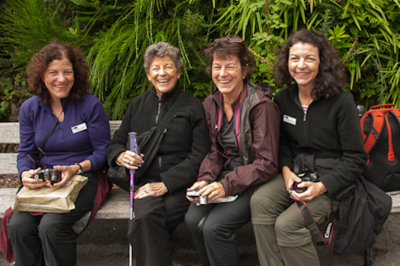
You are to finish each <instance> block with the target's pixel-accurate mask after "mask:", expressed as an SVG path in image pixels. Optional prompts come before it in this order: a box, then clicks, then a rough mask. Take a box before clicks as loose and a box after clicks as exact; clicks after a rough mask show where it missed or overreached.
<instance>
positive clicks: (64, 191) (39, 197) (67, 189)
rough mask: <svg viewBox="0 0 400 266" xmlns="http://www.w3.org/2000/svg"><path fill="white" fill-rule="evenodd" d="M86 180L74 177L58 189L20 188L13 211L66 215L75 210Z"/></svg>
mask: <svg viewBox="0 0 400 266" xmlns="http://www.w3.org/2000/svg"><path fill="white" fill-rule="evenodd" d="M87 181H88V178H87V177H85V176H81V175H75V176H74V177H72V179H71V180H70V181H69V182H68V183H67V184H65V185H64V186H63V187H60V188H53V187H41V188H35V189H30V188H27V187H22V189H21V190H20V191H19V192H18V194H17V195H16V196H15V203H14V210H16V211H25V212H53V213H68V212H70V211H71V210H73V209H75V204H74V202H75V200H76V198H77V197H78V194H79V191H80V190H81V189H82V187H83V186H84V185H85V184H86V183H87Z"/></svg>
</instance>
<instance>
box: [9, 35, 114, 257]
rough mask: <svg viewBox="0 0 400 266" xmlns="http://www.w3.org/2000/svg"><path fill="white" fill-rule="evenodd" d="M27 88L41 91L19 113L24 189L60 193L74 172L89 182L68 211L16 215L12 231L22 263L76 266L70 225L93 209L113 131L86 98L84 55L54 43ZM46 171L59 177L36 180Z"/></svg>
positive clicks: (31, 70) (35, 62)
mask: <svg viewBox="0 0 400 266" xmlns="http://www.w3.org/2000/svg"><path fill="white" fill-rule="evenodd" d="M27 74H28V78H27V81H28V85H29V87H30V88H31V90H32V92H33V93H34V94H35V95H34V96H32V97H31V98H29V99H28V100H26V101H25V102H24V103H23V104H22V106H21V110H20V115H19V123H20V138H21V142H20V146H19V150H18V158H17V166H18V172H19V177H20V182H21V185H22V186H26V187H28V188H30V189H37V188H41V187H45V186H48V187H55V188H60V187H62V186H63V185H65V184H66V183H67V182H68V181H69V180H70V179H71V178H72V177H73V176H74V175H76V174H78V175H83V176H86V177H87V178H88V182H87V184H86V185H85V186H84V187H83V188H82V189H81V190H80V192H79V195H78V198H77V199H76V201H75V207H76V208H75V209H74V210H72V211H71V212H69V213H35V214H32V213H29V212H20V211H14V213H13V215H12V217H11V220H10V223H9V224H8V228H9V237H10V240H11V243H12V246H13V251H14V255H15V261H16V265H45V261H47V263H48V265H75V264H76V242H75V238H76V235H75V234H74V232H73V231H72V230H71V226H72V225H73V224H74V223H75V222H76V221H77V220H79V219H80V218H81V217H82V216H83V215H84V214H86V213H87V212H88V211H91V210H92V207H93V203H94V200H95V197H96V192H97V175H96V170H98V169H100V168H102V166H103V165H104V164H105V162H106V154H107V144H108V142H109V140H110V128H109V122H108V118H107V115H106V113H105V111H104V109H103V106H102V104H101V102H100V101H99V100H98V99H97V98H96V97H95V96H93V95H91V94H89V93H88V90H89V82H88V74H89V68H88V66H87V64H86V62H85V57H84V55H83V54H82V53H81V52H80V51H79V50H78V49H76V48H74V47H72V46H71V45H68V44H62V43H58V42H56V41H52V42H51V43H50V44H48V45H46V46H44V47H43V48H42V49H41V50H40V51H39V52H38V53H36V54H35V55H33V57H32V58H31V61H30V62H29V64H28V73H27ZM44 168H52V169H54V170H58V171H60V172H61V180H60V181H59V182H57V183H55V184H51V183H50V181H48V180H47V181H43V180H41V179H35V178H34V175H35V174H36V173H37V172H38V171H39V170H40V169H44Z"/></svg>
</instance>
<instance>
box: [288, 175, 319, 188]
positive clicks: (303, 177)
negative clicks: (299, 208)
mask: <svg viewBox="0 0 400 266" xmlns="http://www.w3.org/2000/svg"><path fill="white" fill-rule="evenodd" d="M297 176H298V177H300V178H301V182H318V176H317V174H316V173H315V172H311V171H305V172H301V173H298V174H297ZM301 182H300V183H301ZM300 183H296V182H295V183H293V186H292V190H294V191H296V192H297V193H303V192H304V191H306V190H307V188H306V187H301V188H300V187H298V185H299V184H300Z"/></svg>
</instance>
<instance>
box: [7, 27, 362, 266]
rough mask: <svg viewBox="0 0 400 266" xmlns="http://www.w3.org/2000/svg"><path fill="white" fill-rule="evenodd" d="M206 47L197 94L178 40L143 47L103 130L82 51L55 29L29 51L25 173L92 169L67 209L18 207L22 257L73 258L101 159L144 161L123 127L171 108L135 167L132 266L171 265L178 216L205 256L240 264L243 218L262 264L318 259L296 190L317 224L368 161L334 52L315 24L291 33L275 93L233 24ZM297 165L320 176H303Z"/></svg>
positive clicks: (37, 183)
mask: <svg viewBox="0 0 400 266" xmlns="http://www.w3.org/2000/svg"><path fill="white" fill-rule="evenodd" d="M205 55H206V57H207V59H208V61H207V62H208V65H207V67H206V73H207V75H208V76H209V77H210V78H211V79H212V81H213V86H212V88H211V94H210V95H209V96H208V97H207V98H205V99H204V101H203V103H201V102H200V101H199V100H198V99H196V98H195V97H193V96H191V95H190V94H188V93H187V92H184V91H183V89H182V87H181V86H180V85H179V78H180V73H181V70H182V67H183V62H182V58H181V56H180V53H179V50H178V49H177V48H176V47H174V46H172V45H171V44H169V43H166V42H158V43H154V44H152V45H150V46H149V47H147V49H146V52H145V54H144V70H145V72H146V75H147V78H148V80H149V82H150V83H151V85H152V86H151V89H150V90H148V91H147V92H145V93H144V94H143V95H140V96H137V97H135V98H134V99H133V100H132V102H131V103H130V105H129V107H128V109H127V111H126V113H125V115H124V117H123V120H122V123H121V126H120V128H119V129H118V130H117V131H116V132H115V134H114V135H113V137H112V139H111V140H110V130H109V123H108V119H107V115H106V112H105V110H104V109H103V107H102V104H101V102H100V101H99V100H98V99H97V98H96V97H95V96H93V95H91V94H89V93H88V91H89V88H90V86H89V82H88V74H89V68H88V66H87V64H86V62H85V57H84V55H83V54H82V53H81V52H80V51H79V50H78V49H76V48H74V47H72V46H71V45H69V44H63V43H59V42H57V41H52V42H51V43H50V44H48V45H46V46H44V47H43V48H42V49H41V50H40V51H39V52H38V53H37V54H35V55H34V56H33V57H32V59H31V61H30V62H29V64H28V68H27V74H28V78H27V81H28V85H29V87H30V88H31V90H32V92H33V94H34V96H32V97H31V98H30V99H28V100H27V101H25V102H24V103H23V105H22V107H21V111H20V133H21V143H20V147H19V154H18V171H19V175H20V180H21V185H23V186H26V187H29V188H32V189H36V188H40V187H44V186H54V187H61V186H63V185H64V184H66V183H67V182H68V181H69V180H70V179H71V178H72V177H73V176H74V175H76V174H80V175H84V176H87V177H88V179H89V181H88V183H87V184H86V185H85V186H84V187H83V189H82V190H81V191H80V193H79V196H78V198H77V199H76V202H75V205H76V209H74V210H72V211H71V212H69V213H29V212H18V211H15V212H14V213H13V215H12V217H11V220H10V222H9V224H8V229H9V237H10V240H11V243H12V247H13V251H14V254H15V260H16V265H18V266H20V265H45V262H46V263H47V264H48V265H68V266H70V265H76V241H75V239H76V235H75V234H74V232H73V231H72V230H71V226H72V225H73V224H74V222H75V221H77V220H79V219H80V218H81V217H82V216H83V215H84V214H85V213H87V211H90V210H91V208H92V206H93V203H94V201H95V200H96V199H95V198H96V191H97V189H98V187H97V175H96V171H97V170H99V169H100V168H102V167H103V166H104V165H106V164H107V165H108V167H117V168H118V167H119V168H123V171H125V173H127V172H128V170H135V171H138V170H139V169H140V167H141V165H143V164H144V163H146V154H141V153H140V152H137V153H135V152H133V151H131V150H130V148H129V136H128V133H129V132H132V131H134V132H137V135H138V136H140V135H141V134H143V133H145V132H148V131H149V130H151V129H152V128H153V127H156V126H157V125H159V123H161V121H163V119H164V118H166V117H167V114H168V111H169V110H170V109H172V108H174V109H173V112H174V113H173V117H172V120H171V122H170V123H168V125H167V127H166V131H165V133H164V135H163V138H162V142H161V145H160V146H159V149H158V150H157V152H156V155H155V156H154V158H153V159H152V160H151V162H150V165H149V166H148V167H147V168H146V171H145V173H143V174H142V175H141V177H140V178H137V179H135V184H134V188H135V191H134V201H133V209H134V213H135V219H134V220H133V221H132V222H131V223H130V224H129V229H128V240H129V243H130V244H131V245H132V248H133V254H134V257H135V259H136V265H172V259H171V250H170V235H171V232H172V231H173V230H174V229H175V228H176V226H177V225H178V224H180V223H181V222H182V221H185V223H186V225H187V226H188V228H189V231H190V233H191V235H192V238H193V241H194V244H195V246H196V248H197V251H198V254H199V256H200V260H201V263H202V265H215V266H221V265H229V266H232V265H239V264H240V255H239V250H238V243H237V240H236V237H235V231H236V229H238V228H240V227H241V226H242V225H244V224H246V223H248V222H249V221H251V222H252V225H253V228H254V234H255V239H256V244H257V253H258V258H259V262H260V264H261V265H273V266H277V265H319V259H318V254H317V252H316V249H315V247H314V245H313V242H312V239H311V235H310V232H309V230H308V229H307V228H306V226H305V225H304V222H303V219H302V217H301V215H300V213H299V212H298V210H297V208H296V205H295V204H294V202H295V201H296V200H299V201H305V202H306V203H307V205H308V207H309V209H310V211H311V215H312V218H313V219H314V221H316V222H317V223H319V224H322V223H324V221H325V220H326V219H327V217H328V216H329V214H330V213H331V211H332V210H334V209H335V208H337V205H338V204H337V201H336V200H335V194H336V193H338V192H340V191H342V190H343V189H345V188H346V187H348V186H349V185H351V184H352V183H353V182H354V181H355V179H356V177H357V176H359V175H360V174H361V173H362V170H363V167H364V165H365V162H366V154H365V151H364V148H363V143H362V138H361V131H360V126H359V121H358V112H357V110H356V105H355V102H354V99H353V97H352V95H351V94H350V93H348V92H345V91H344V90H343V89H344V87H345V85H346V80H345V74H344V70H343V66H342V64H341V62H340V58H339V55H338V52H337V51H336V50H335V49H334V48H333V47H332V46H331V45H330V42H329V41H328V39H327V38H326V37H324V36H323V35H322V33H320V32H318V31H314V30H306V29H303V30H299V31H296V32H294V33H292V35H290V36H289V38H288V40H287V41H286V42H285V44H284V45H283V47H282V49H281V50H280V52H279V54H278V59H277V61H276V63H275V67H274V75H275V82H276V84H277V85H280V86H283V85H287V87H285V88H283V89H280V90H279V91H278V92H277V93H276V94H275V95H274V96H273V94H272V91H271V90H270V88H268V87H266V86H259V85H255V84H253V83H252V82H251V77H252V73H253V67H254V58H253V55H252V53H251V52H250V51H249V49H248V48H247V47H246V45H245V44H244V42H243V40H242V39H240V38H239V37H237V36H226V37H222V38H218V39H215V40H214V41H213V42H212V43H211V44H210V46H209V47H208V48H207V49H205ZM182 99H184V100H182ZM175 104H176V106H174V105H175ZM43 168H54V169H55V170H59V171H61V173H62V178H61V181H60V182H58V183H56V184H54V185H52V184H50V183H49V181H42V180H40V179H39V180H37V179H35V178H34V175H35V174H36V173H37V171H39V170H40V169H43ZM304 171H312V172H315V173H316V174H317V176H318V180H316V182H308V181H307V182H302V179H301V178H300V177H299V173H301V172H304ZM127 176H128V175H127ZM294 184H296V186H297V187H298V188H300V190H299V189H297V190H295V189H293V185H294ZM188 192H189V193H190V194H189V195H188V196H187V193H188ZM193 192H194V193H193ZM196 194H197V195H196ZM193 195H195V196H193Z"/></svg>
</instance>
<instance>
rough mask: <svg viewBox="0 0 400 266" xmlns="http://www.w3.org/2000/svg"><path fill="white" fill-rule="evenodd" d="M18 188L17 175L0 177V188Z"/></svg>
mask: <svg viewBox="0 0 400 266" xmlns="http://www.w3.org/2000/svg"><path fill="white" fill-rule="evenodd" d="M18 186H19V181H18V176H17V175H0V188H14V187H18Z"/></svg>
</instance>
